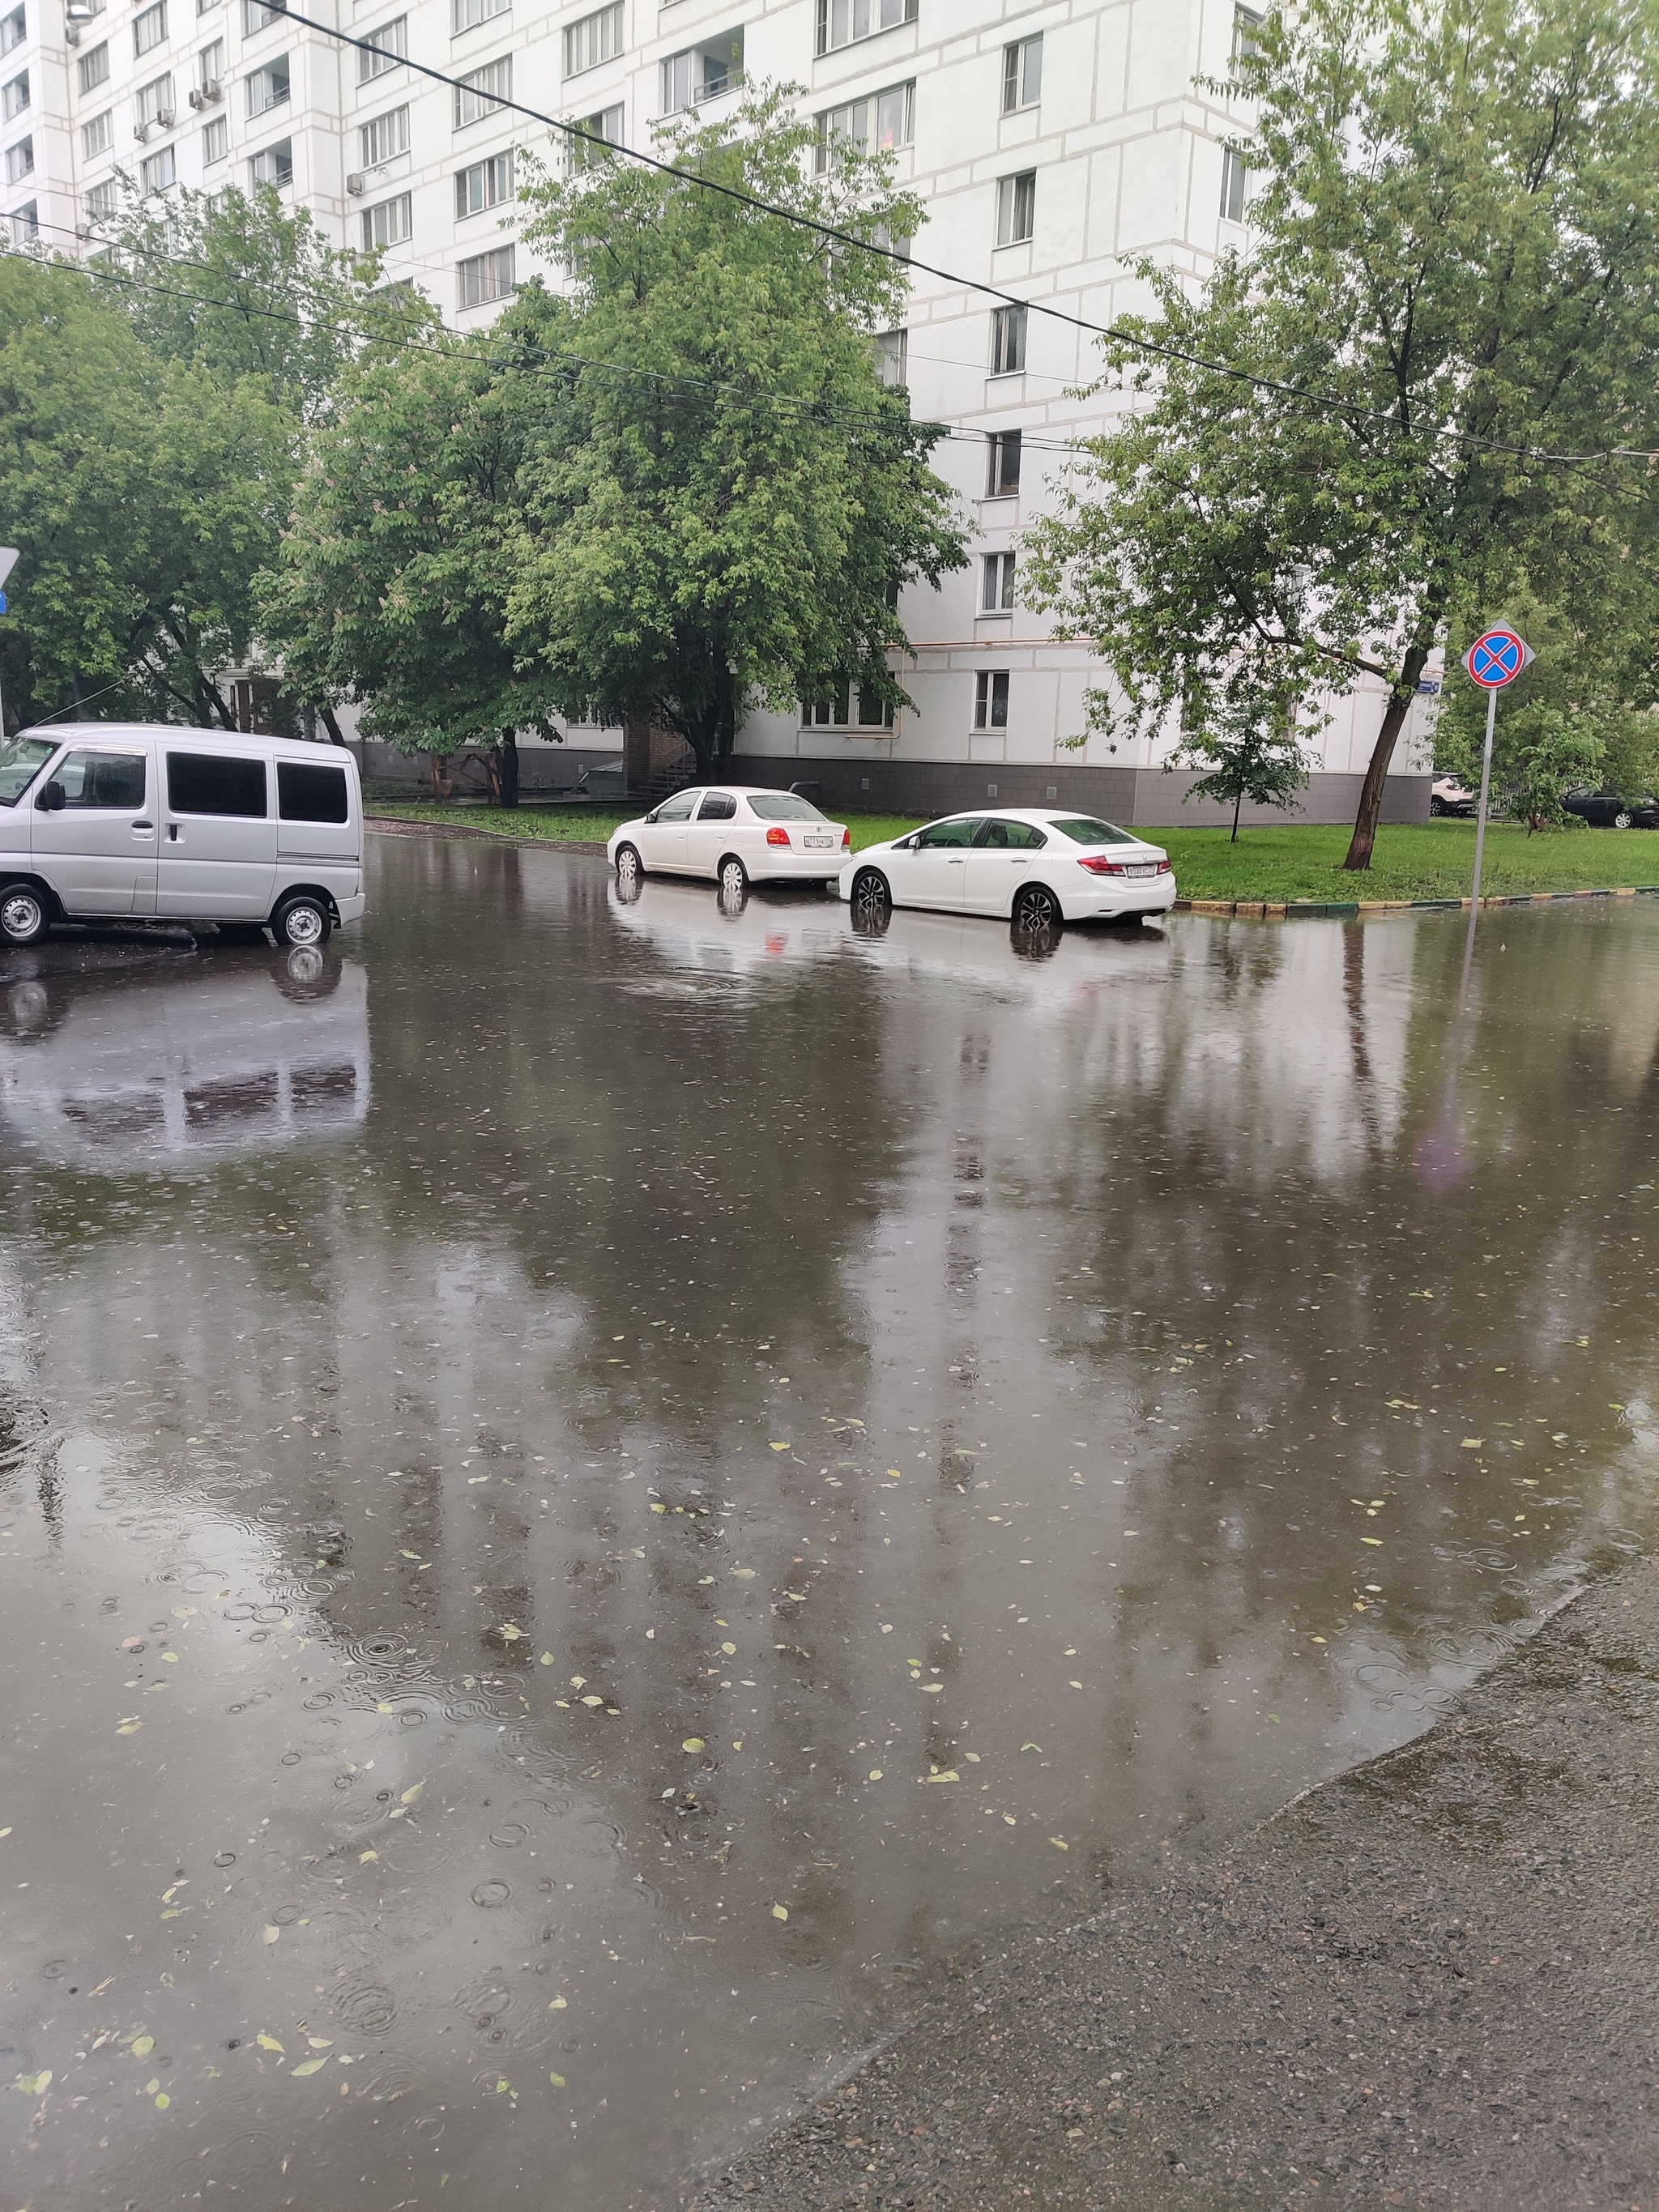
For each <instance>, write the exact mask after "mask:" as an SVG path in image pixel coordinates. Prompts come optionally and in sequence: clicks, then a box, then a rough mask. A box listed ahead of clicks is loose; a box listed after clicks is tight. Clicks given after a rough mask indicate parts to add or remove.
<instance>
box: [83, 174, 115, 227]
mask: <svg viewBox="0 0 1659 2212" xmlns="http://www.w3.org/2000/svg"><path fill="white" fill-rule="evenodd" d="M114 212H115V179H114V178H113V177H108V178H106V179H105V180H104V182H103V183H102V184H101V185H94V186H93V188H92V190H91V191H89V192H88V194H87V213H88V215H89V216H91V217H92V219H93V221H94V222H102V221H103V219H104V218H105V217H106V216H112V215H113V214H114Z"/></svg>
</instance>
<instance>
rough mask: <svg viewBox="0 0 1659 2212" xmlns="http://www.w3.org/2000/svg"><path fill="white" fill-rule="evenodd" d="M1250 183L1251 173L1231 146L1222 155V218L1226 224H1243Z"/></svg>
mask: <svg viewBox="0 0 1659 2212" xmlns="http://www.w3.org/2000/svg"><path fill="white" fill-rule="evenodd" d="M1249 181H1250V173H1249V170H1248V169H1247V168H1246V167H1245V166H1244V163H1243V161H1242V159H1241V158H1240V157H1239V155H1237V154H1235V153H1234V151H1233V149H1232V148H1231V146H1228V147H1225V148H1224V149H1223V150H1222V155H1221V216H1222V220H1223V222H1243V220H1244V194H1245V191H1246V190H1247V189H1248V187H1249Z"/></svg>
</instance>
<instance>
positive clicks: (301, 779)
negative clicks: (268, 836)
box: [276, 761, 350, 822]
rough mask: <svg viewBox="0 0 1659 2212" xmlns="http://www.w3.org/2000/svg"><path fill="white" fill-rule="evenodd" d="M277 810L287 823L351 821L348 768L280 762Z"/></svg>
mask: <svg viewBox="0 0 1659 2212" xmlns="http://www.w3.org/2000/svg"><path fill="white" fill-rule="evenodd" d="M276 811H277V813H278V814H279V815H280V816H281V817H282V818H283V821H284V822H345V821H349V818H350V809H349V805H348V803H347V799H346V778H345V770H344V769H343V768H316V767H313V765H312V763H310V762H309V761H278V762H277V763H276Z"/></svg>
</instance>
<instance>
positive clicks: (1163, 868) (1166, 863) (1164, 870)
mask: <svg viewBox="0 0 1659 2212" xmlns="http://www.w3.org/2000/svg"><path fill="white" fill-rule="evenodd" d="M1174 867H1175V862H1174V861H1173V860H1160V861H1159V862H1158V873H1159V875H1160V876H1167V875H1169V874H1170V872H1172V871H1173V869H1174Z"/></svg>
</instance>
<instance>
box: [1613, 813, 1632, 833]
mask: <svg viewBox="0 0 1659 2212" xmlns="http://www.w3.org/2000/svg"><path fill="white" fill-rule="evenodd" d="M1613 828H1614V829H1629V828H1630V816H1629V815H1628V814H1627V813H1626V812H1625V811H1624V810H1623V809H1622V808H1621V809H1620V811H1619V812H1618V813H1617V814H1615V815H1614V816H1613Z"/></svg>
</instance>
